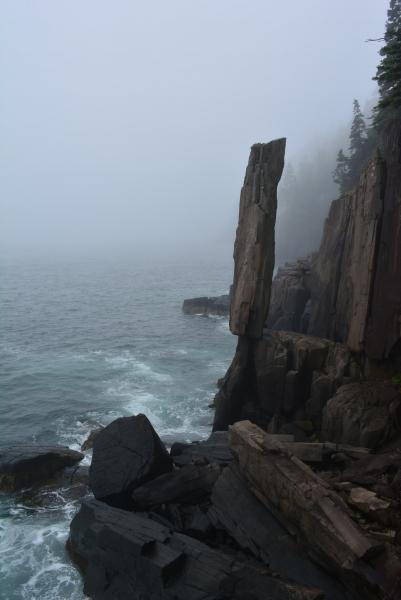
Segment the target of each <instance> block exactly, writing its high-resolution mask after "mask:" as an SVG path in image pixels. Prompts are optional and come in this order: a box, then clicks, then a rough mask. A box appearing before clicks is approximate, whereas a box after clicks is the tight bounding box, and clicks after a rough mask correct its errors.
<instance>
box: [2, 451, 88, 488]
mask: <svg viewBox="0 0 401 600" xmlns="http://www.w3.org/2000/svg"><path fill="white" fill-rule="evenodd" d="M83 458H84V455H83V454H81V453H80V452H76V451H75V450H70V448H67V447H66V446H33V445H32V446H9V447H5V448H0V491H2V492H15V491H16V490H19V489H22V488H26V487H30V486H32V485H35V484H38V483H42V482H44V481H47V480H49V479H52V478H53V477H54V476H55V475H56V474H57V473H58V472H59V471H60V470H61V469H63V468H64V467H70V466H73V465H75V464H76V463H78V462H79V461H81V460H82V459H83Z"/></svg>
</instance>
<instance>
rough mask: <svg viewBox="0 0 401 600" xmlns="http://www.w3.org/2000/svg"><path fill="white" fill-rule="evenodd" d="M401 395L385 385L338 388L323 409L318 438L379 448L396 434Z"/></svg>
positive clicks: (372, 383) (357, 384) (400, 419)
mask: <svg viewBox="0 0 401 600" xmlns="http://www.w3.org/2000/svg"><path fill="white" fill-rule="evenodd" d="M400 423H401V396H400V393H399V391H398V390H397V389H396V388H395V387H394V386H392V385H391V384H389V383H385V382H380V381H363V382H354V383H349V384H346V385H343V386H341V387H340V388H339V389H338V390H337V392H336V394H335V395H334V396H333V397H332V398H331V399H330V400H329V401H328V402H327V404H326V406H325V408H324V409H323V421H322V437H323V439H325V440H328V441H331V442H337V443H342V444H351V445H354V446H365V447H367V448H379V447H380V446H381V445H382V444H384V443H385V442H386V441H388V440H391V439H392V438H393V437H394V436H395V435H396V433H397V432H398V431H399V427H400Z"/></svg>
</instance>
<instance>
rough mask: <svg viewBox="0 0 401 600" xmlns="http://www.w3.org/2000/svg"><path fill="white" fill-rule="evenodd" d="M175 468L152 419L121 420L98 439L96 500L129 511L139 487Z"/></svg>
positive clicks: (94, 476) (94, 479)
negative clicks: (133, 493) (136, 489)
mask: <svg viewBox="0 0 401 600" xmlns="http://www.w3.org/2000/svg"><path fill="white" fill-rule="evenodd" d="M171 469H172V461H171V458H170V456H169V454H168V452H167V450H166V448H165V446H164V444H163V442H162V441H161V439H160V438H159V436H158V435H157V433H156V431H155V430H154V429H153V427H152V424H151V423H150V421H149V420H148V418H147V417H146V416H145V415H142V414H140V415H137V416H135V417H121V418H120V419H116V420H115V421H113V422H112V423H110V425H108V426H107V427H105V428H104V429H103V431H101V432H100V433H99V434H98V435H97V436H96V437H95V440H94V443H93V457H92V464H91V467H90V476H89V482H90V487H91V489H92V491H93V494H94V496H95V498H98V499H99V500H103V501H104V502H107V503H108V504H111V505H113V506H119V507H125V508H129V507H130V506H131V504H132V500H131V495H132V492H133V490H134V489H135V488H136V487H138V486H139V485H141V484H142V483H144V482H146V481H149V480H150V479H153V478H154V477H157V476H158V475H162V474H163V473H167V472H169V471H171Z"/></svg>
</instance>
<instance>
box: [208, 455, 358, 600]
mask: <svg viewBox="0 0 401 600" xmlns="http://www.w3.org/2000/svg"><path fill="white" fill-rule="evenodd" d="M211 501H212V505H211V507H210V508H209V512H208V514H209V517H210V519H211V521H212V523H213V524H214V525H215V526H216V527H218V526H220V527H223V528H224V529H225V530H226V531H227V533H229V534H230V535H231V536H232V537H233V538H234V539H235V540H236V541H237V543H238V544H239V545H240V546H241V547H242V548H244V549H245V548H246V549H248V550H249V551H250V552H251V553H252V554H253V555H254V556H255V558H256V559H258V560H261V561H262V562H264V563H265V564H266V565H267V566H268V567H269V569H270V570H272V571H274V572H276V573H280V575H281V576H282V577H285V578H286V579H287V578H288V579H292V580H295V581H297V582H299V583H301V584H303V585H307V586H312V587H313V586H315V587H318V588H320V589H321V590H322V591H323V592H324V598H325V599H326V600H344V598H347V595H346V590H345V589H344V587H343V586H342V585H341V584H340V583H339V582H337V581H336V580H335V579H334V578H332V577H330V576H329V575H327V574H326V573H325V572H324V571H323V570H321V569H320V568H319V567H318V566H316V565H314V564H313V563H312V561H311V560H310V559H309V557H308V555H307V553H306V552H305V551H304V549H303V548H301V547H300V546H299V545H298V544H297V543H296V541H295V540H294V538H293V537H292V536H291V535H290V534H289V533H287V532H286V530H285V529H284V527H283V526H282V525H281V524H280V523H279V521H278V520H277V519H276V518H275V517H274V516H273V514H272V513H271V512H270V511H269V510H268V509H267V508H266V506H264V505H263V504H262V503H261V502H259V500H258V499H257V498H256V497H255V496H254V495H253V494H252V492H251V490H250V489H249V487H248V486H247V484H246V482H245V480H244V478H243V477H242V476H241V474H240V472H239V469H238V467H237V465H235V464H231V465H229V466H228V467H227V468H226V469H224V471H223V473H222V474H221V475H220V477H219V479H218V480H217V483H216V485H215V486H214V488H213V493H212V497H211ZM284 597H285V596H284ZM289 597H291V596H289ZM295 597H296V596H295Z"/></svg>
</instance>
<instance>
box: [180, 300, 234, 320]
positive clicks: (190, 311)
mask: <svg viewBox="0 0 401 600" xmlns="http://www.w3.org/2000/svg"><path fill="white" fill-rule="evenodd" d="M182 311H183V313H184V314H186V315H204V316H209V315H214V316H218V317H226V316H228V314H229V312H230V296H229V294H224V295H223V296H212V297H207V296H202V297H200V298H188V299H187V300H184V303H183V305H182Z"/></svg>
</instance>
